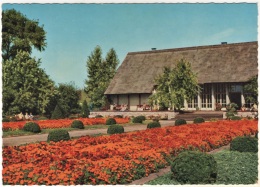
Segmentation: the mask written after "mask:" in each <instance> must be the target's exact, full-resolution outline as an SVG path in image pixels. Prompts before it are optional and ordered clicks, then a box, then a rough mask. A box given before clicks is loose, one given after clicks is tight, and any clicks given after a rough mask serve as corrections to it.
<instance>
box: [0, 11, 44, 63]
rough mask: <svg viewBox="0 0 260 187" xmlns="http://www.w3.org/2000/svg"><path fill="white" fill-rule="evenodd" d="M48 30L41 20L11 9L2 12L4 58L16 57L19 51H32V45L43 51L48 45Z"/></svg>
mask: <svg viewBox="0 0 260 187" xmlns="http://www.w3.org/2000/svg"><path fill="white" fill-rule="evenodd" d="M45 35H46V32H45V31H44V29H43V26H39V22H38V21H35V20H30V19H28V18H27V17H26V16H24V15H23V14H21V13H20V12H18V11H16V10H14V9H11V10H4V11H3V12H2V58H3V60H4V61H6V60H12V59H14V58H15V56H16V54H17V53H18V51H20V50H22V51H26V52H28V53H29V54H31V52H32V47H34V48H35V49H37V50H39V51H42V50H44V49H45V47H46V45H47V44H46V36H45Z"/></svg>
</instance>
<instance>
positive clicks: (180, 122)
mask: <svg viewBox="0 0 260 187" xmlns="http://www.w3.org/2000/svg"><path fill="white" fill-rule="evenodd" d="M184 124H187V121H186V120H185V119H176V121H175V126H179V125H184Z"/></svg>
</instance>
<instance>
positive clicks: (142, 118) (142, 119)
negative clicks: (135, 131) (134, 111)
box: [132, 116, 145, 123]
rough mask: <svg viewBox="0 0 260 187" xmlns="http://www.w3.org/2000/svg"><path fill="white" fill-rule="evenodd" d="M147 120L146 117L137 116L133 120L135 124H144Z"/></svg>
mask: <svg viewBox="0 0 260 187" xmlns="http://www.w3.org/2000/svg"><path fill="white" fill-rule="evenodd" d="M144 120H145V118H144V116H136V117H134V118H133V119H132V122H133V123H143V121H144Z"/></svg>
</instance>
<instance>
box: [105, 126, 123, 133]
mask: <svg viewBox="0 0 260 187" xmlns="http://www.w3.org/2000/svg"><path fill="white" fill-rule="evenodd" d="M121 133H124V127H122V126H121V125H110V126H109V127H108V129H107V134H121Z"/></svg>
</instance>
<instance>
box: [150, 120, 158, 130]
mask: <svg viewBox="0 0 260 187" xmlns="http://www.w3.org/2000/svg"><path fill="white" fill-rule="evenodd" d="M157 127H161V124H160V123H159V122H156V121H154V122H150V123H148V125H147V128H148V129H152V128H157Z"/></svg>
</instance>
